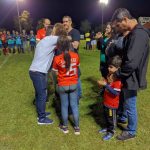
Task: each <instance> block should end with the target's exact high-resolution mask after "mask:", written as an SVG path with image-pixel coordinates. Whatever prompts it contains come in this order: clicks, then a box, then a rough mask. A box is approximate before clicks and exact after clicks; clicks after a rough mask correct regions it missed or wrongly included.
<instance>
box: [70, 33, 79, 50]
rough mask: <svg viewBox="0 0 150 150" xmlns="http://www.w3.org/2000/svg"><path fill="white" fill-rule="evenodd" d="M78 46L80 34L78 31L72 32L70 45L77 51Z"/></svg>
mask: <svg viewBox="0 0 150 150" xmlns="http://www.w3.org/2000/svg"><path fill="white" fill-rule="evenodd" d="M79 44H80V33H79V31H78V30H74V34H72V45H73V48H74V49H78V47H79Z"/></svg>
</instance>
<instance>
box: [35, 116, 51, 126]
mask: <svg viewBox="0 0 150 150" xmlns="http://www.w3.org/2000/svg"><path fill="white" fill-rule="evenodd" d="M52 123H53V120H51V119H49V118H47V117H45V118H42V119H39V120H38V124H39V125H49V124H52Z"/></svg>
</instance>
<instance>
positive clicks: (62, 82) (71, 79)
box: [52, 51, 79, 86]
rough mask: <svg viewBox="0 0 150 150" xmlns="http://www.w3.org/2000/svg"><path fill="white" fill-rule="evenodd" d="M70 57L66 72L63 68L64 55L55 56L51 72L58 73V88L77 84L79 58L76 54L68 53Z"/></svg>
mask: <svg viewBox="0 0 150 150" xmlns="http://www.w3.org/2000/svg"><path fill="white" fill-rule="evenodd" d="M69 54H70V57H71V64H70V69H69V71H67V69H66V68H65V60H64V54H61V55H59V56H55V58H54V62H53V68H52V69H53V70H54V71H58V85H59V86H69V85H73V84H77V81H78V66H79V56H78V54H76V53H74V52H71V51H69Z"/></svg>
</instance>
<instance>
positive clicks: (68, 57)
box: [64, 50, 71, 70]
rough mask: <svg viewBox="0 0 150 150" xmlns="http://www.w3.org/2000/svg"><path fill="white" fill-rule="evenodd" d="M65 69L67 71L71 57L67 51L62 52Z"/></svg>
mask: <svg viewBox="0 0 150 150" xmlns="http://www.w3.org/2000/svg"><path fill="white" fill-rule="evenodd" d="M64 60H65V68H66V69H67V70H69V68H70V64H71V57H70V54H69V51H68V50H65V52H64Z"/></svg>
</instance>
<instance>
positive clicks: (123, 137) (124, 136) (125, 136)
mask: <svg viewBox="0 0 150 150" xmlns="http://www.w3.org/2000/svg"><path fill="white" fill-rule="evenodd" d="M116 138H117V140H119V141H125V140H129V139H133V138H135V135H131V134H130V133H129V132H128V131H123V132H122V133H121V134H120V135H118V136H117V137H116Z"/></svg>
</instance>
